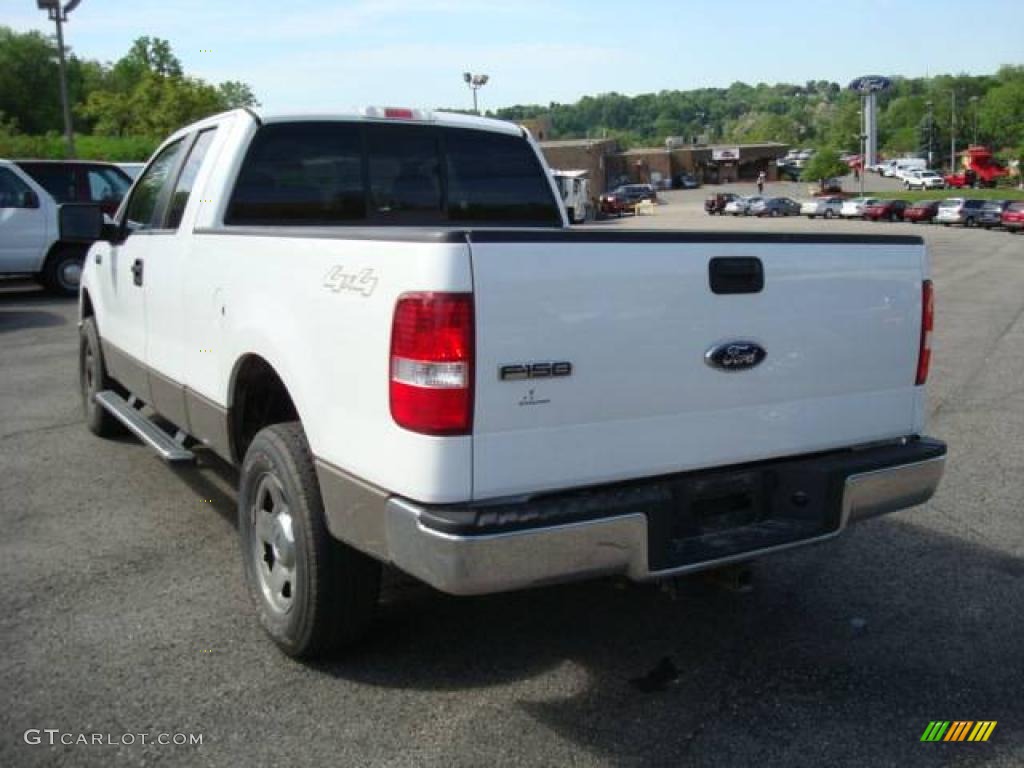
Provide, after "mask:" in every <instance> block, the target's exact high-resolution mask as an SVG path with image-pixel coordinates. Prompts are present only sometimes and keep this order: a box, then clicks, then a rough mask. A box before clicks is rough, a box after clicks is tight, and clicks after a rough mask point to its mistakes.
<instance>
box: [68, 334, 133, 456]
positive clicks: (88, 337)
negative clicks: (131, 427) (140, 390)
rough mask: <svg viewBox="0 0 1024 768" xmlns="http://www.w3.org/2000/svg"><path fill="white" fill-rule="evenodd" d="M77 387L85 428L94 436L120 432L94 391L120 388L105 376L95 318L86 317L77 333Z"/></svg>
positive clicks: (123, 430)
mask: <svg viewBox="0 0 1024 768" xmlns="http://www.w3.org/2000/svg"><path fill="white" fill-rule="evenodd" d="M78 387H79V390H80V392H81V394H82V415H83V416H84V417H85V425H86V426H87V427H88V428H89V431H90V432H92V433H93V434H94V435H96V436H98V437H114V436H115V435H121V434H124V432H125V428H124V427H123V426H122V425H121V422H120V421H118V420H117V419H116V418H115V417H114V416H113V414H111V413H110V412H109V411H107V409H106V408H104V407H103V406H102V405H100V404H99V403H97V402H96V394H97V393H98V392H102V391H103V390H105V389H114V390H120V387H118V386H117V384H115V383H114V382H113V380H112V379H111V378H110V377H109V376H107V369H106V365H104V363H103V347H102V346H101V345H100V334H99V331H97V330H96V319H95V318H93V317H87V318H85V320H83V321H82V327H81V329H80V330H79V332H78Z"/></svg>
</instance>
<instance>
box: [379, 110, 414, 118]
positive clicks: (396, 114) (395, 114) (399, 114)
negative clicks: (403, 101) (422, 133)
mask: <svg viewBox="0 0 1024 768" xmlns="http://www.w3.org/2000/svg"><path fill="white" fill-rule="evenodd" d="M384 117H387V118H390V119H392V120H415V119H416V114H415V113H414V112H413V111H412V110H411V109H405V108H404V107H385V108H384Z"/></svg>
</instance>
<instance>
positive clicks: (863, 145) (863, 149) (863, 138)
mask: <svg viewBox="0 0 1024 768" xmlns="http://www.w3.org/2000/svg"><path fill="white" fill-rule="evenodd" d="M867 151H868V135H867V134H866V133H862V134H861V135H860V196H861V197H864V177H865V176H866V175H867V172H868V166H867V164H866V163H865V162H864V158H865V156H866V154H867Z"/></svg>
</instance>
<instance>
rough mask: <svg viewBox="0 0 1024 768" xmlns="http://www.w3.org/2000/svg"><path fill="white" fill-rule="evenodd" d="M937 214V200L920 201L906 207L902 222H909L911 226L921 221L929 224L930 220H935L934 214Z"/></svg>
mask: <svg viewBox="0 0 1024 768" xmlns="http://www.w3.org/2000/svg"><path fill="white" fill-rule="evenodd" d="M938 212H939V201H938V200H920V201H918V202H916V203H914V204H913V205H911V206H908V207H907V209H906V210H905V211H904V212H903V220H904V221H909V222H910V223H911V224H917V223H918V222H921V221H923V222H925V223H926V224H930V223H931V221H932V219H934V218H935V214H936V213H938Z"/></svg>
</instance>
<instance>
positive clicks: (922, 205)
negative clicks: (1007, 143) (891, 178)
mask: <svg viewBox="0 0 1024 768" xmlns="http://www.w3.org/2000/svg"><path fill="white" fill-rule="evenodd" d="M704 210H705V212H707V213H708V214H709V215H711V216H714V215H716V214H717V215H721V216H724V215H730V216H772V217H775V216H806V217H807V218H809V219H814V218H818V217H821V218H823V219H837V218H843V219H864V220H865V221H906V222H909V223H911V224H919V223H924V224H928V223H932V222H934V223H936V224H943V225H945V226H952V225H954V224H956V225H960V226H964V227H983V228H985V229H993V228H996V227H1002V228H1003V229H1006V230H1008V231H1011V232H1017V231H1020V230H1021V228H1022V227H1024V201H1014V200H978V199H973V198H963V197H950V198H947V199H945V200H919V201H917V202H911V201H907V200H898V199H893V198H879V197H854V198H850V199H845V198H842V197H838V196H835V197H818V198H813V199H811V200H805V201H804V202H802V203H798V202H797V201H795V200H792V199H790V198H788V197H768V196H764V195H752V196H749V197H743V196H741V195H737V194H735V193H732V192H720V193H717V194H715V195H712V196H711V197H709V198H707V200H705V201H704Z"/></svg>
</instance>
